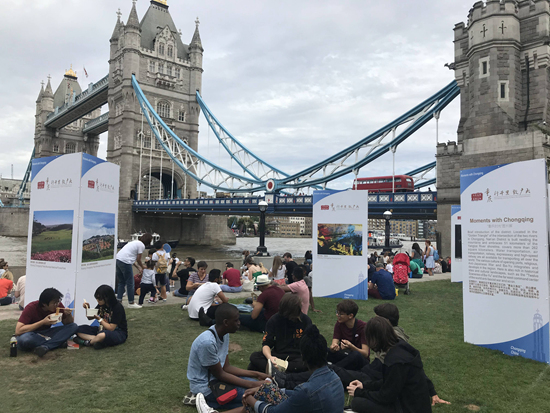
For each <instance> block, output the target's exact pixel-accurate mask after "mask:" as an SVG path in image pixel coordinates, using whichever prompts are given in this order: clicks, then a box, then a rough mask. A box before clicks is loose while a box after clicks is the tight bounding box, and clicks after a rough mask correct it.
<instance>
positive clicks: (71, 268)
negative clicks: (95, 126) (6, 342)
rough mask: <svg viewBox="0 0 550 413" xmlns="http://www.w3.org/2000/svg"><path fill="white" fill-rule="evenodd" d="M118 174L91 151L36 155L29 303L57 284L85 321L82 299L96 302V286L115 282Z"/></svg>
mask: <svg viewBox="0 0 550 413" xmlns="http://www.w3.org/2000/svg"><path fill="white" fill-rule="evenodd" d="M119 174H120V168H119V167H118V166H117V165H114V164H112V163H109V162H105V161H104V160H102V159H99V158H96V157H94V156H91V155H88V154H82V153H74V154H67V155H62V156H56V157H47V158H37V159H33V163H32V176H31V204H30V212H29V236H28V248H27V282H26V300H25V302H26V303H29V302H31V301H34V300H38V297H39V296H40V293H41V292H42V291H43V290H44V289H45V288H49V287H54V288H56V289H58V290H59V291H60V292H61V293H62V294H63V304H64V306H65V307H71V308H76V311H75V321H76V322H77V323H79V324H83V323H87V322H88V320H87V318H86V317H85V311H84V309H83V308H82V305H81V304H82V302H83V301H82V300H83V299H86V300H87V301H88V302H89V303H90V304H91V305H95V303H96V301H95V299H94V292H95V290H96V288H97V287H99V286H100V285H102V284H108V285H111V286H112V287H114V282H115V262H116V260H115V255H116V246H117V218H118V216H117V215H118V186H119Z"/></svg>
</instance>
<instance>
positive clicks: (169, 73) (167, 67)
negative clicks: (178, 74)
mask: <svg viewBox="0 0 550 413" xmlns="http://www.w3.org/2000/svg"><path fill="white" fill-rule="evenodd" d="M166 74H167V75H168V76H172V66H170V65H168V66H166Z"/></svg>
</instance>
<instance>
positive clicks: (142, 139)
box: [107, 0, 203, 237]
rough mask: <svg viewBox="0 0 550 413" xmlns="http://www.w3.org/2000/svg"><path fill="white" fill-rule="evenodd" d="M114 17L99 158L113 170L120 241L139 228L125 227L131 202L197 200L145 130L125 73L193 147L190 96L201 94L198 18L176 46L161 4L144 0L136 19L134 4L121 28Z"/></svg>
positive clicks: (195, 125)
mask: <svg viewBox="0 0 550 413" xmlns="http://www.w3.org/2000/svg"><path fill="white" fill-rule="evenodd" d="M120 16H121V14H120V11H119V13H118V19H117V22H116V25H115V28H114V31H113V34H112V36H111V39H110V44H111V46H110V59H109V93H108V104H109V132H108V133H109V135H108V144H107V160H108V161H110V162H113V163H116V164H118V165H120V167H121V171H120V197H119V234H121V237H128V235H129V234H130V233H131V232H133V231H134V230H139V229H145V228H137V227H136V226H138V225H142V223H137V222H133V221H134V219H133V217H132V201H133V200H137V199H138V198H139V199H140V200H146V199H149V197H150V198H151V199H158V198H161V197H164V198H170V197H172V196H174V198H176V197H177V198H195V197H196V195H197V190H196V182H195V181H193V182H191V179H190V178H186V176H185V174H184V173H183V172H181V171H179V172H178V169H179V168H175V170H174V171H172V164H171V163H170V159H169V158H168V156H167V155H166V153H165V152H164V151H162V150H161V146H160V144H159V143H158V142H157V141H156V139H155V137H154V135H153V134H152V133H151V130H150V128H149V127H148V125H147V121H146V120H145V118H144V116H142V114H141V110H140V107H139V103H138V101H137V99H136V97H135V94H134V90H133V88H132V84H131V79H132V75H135V76H136V79H137V80H138V82H139V83H140V86H141V88H142V89H143V91H144V93H145V95H146V96H147V99H148V100H149V102H151V104H152V105H153V107H154V109H155V110H156V111H157V112H158V114H159V115H160V116H161V117H162V118H163V120H164V121H165V122H166V124H167V125H168V126H169V127H170V128H171V129H172V130H173V131H174V132H175V133H176V134H177V135H178V136H179V137H180V138H182V139H183V140H185V141H187V143H188V144H189V146H191V147H192V148H193V149H194V150H197V147H198V133H199V119H198V118H199V105H198V103H197V102H196V98H195V92H196V91H197V90H199V91H200V90H201V84H202V72H203V69H202V56H203V48H202V43H201V38H200V34H199V21H198V19H197V20H196V22H195V23H196V27H195V32H194V34H193V37H192V39H191V42H190V43H189V45H187V44H184V43H183V42H182V39H181V31H178V30H177V29H176V26H175V24H174V21H173V20H172V17H171V15H170V12H169V7H168V4H167V1H166V0H151V2H150V5H149V9H148V10H147V12H146V13H145V15H144V16H143V18H142V20H141V21H140V20H139V18H138V13H137V10H136V4H135V1H133V6H132V10H131V12H130V15H129V17H128V21H127V22H126V24H124V23H123V22H122V21H121V19H120ZM161 165H162V166H161ZM149 171H151V174H149ZM140 176H141V179H140ZM172 176H173V182H172ZM140 183H141V186H140ZM150 184H151V185H150ZM149 188H151V189H150V190H149ZM163 236H164V234H163Z"/></svg>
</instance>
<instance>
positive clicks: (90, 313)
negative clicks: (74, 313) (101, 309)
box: [86, 308, 98, 317]
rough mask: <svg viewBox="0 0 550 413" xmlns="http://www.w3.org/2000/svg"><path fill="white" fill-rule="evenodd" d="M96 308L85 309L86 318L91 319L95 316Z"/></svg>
mask: <svg viewBox="0 0 550 413" xmlns="http://www.w3.org/2000/svg"><path fill="white" fill-rule="evenodd" d="M97 312H98V310H97V308H87V309H86V317H93V316H96V315H97Z"/></svg>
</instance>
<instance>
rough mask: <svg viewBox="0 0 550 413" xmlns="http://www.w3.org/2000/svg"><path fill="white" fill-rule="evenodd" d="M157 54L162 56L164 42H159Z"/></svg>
mask: <svg viewBox="0 0 550 413" xmlns="http://www.w3.org/2000/svg"><path fill="white" fill-rule="evenodd" d="M159 55H161V56H164V43H159Z"/></svg>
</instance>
